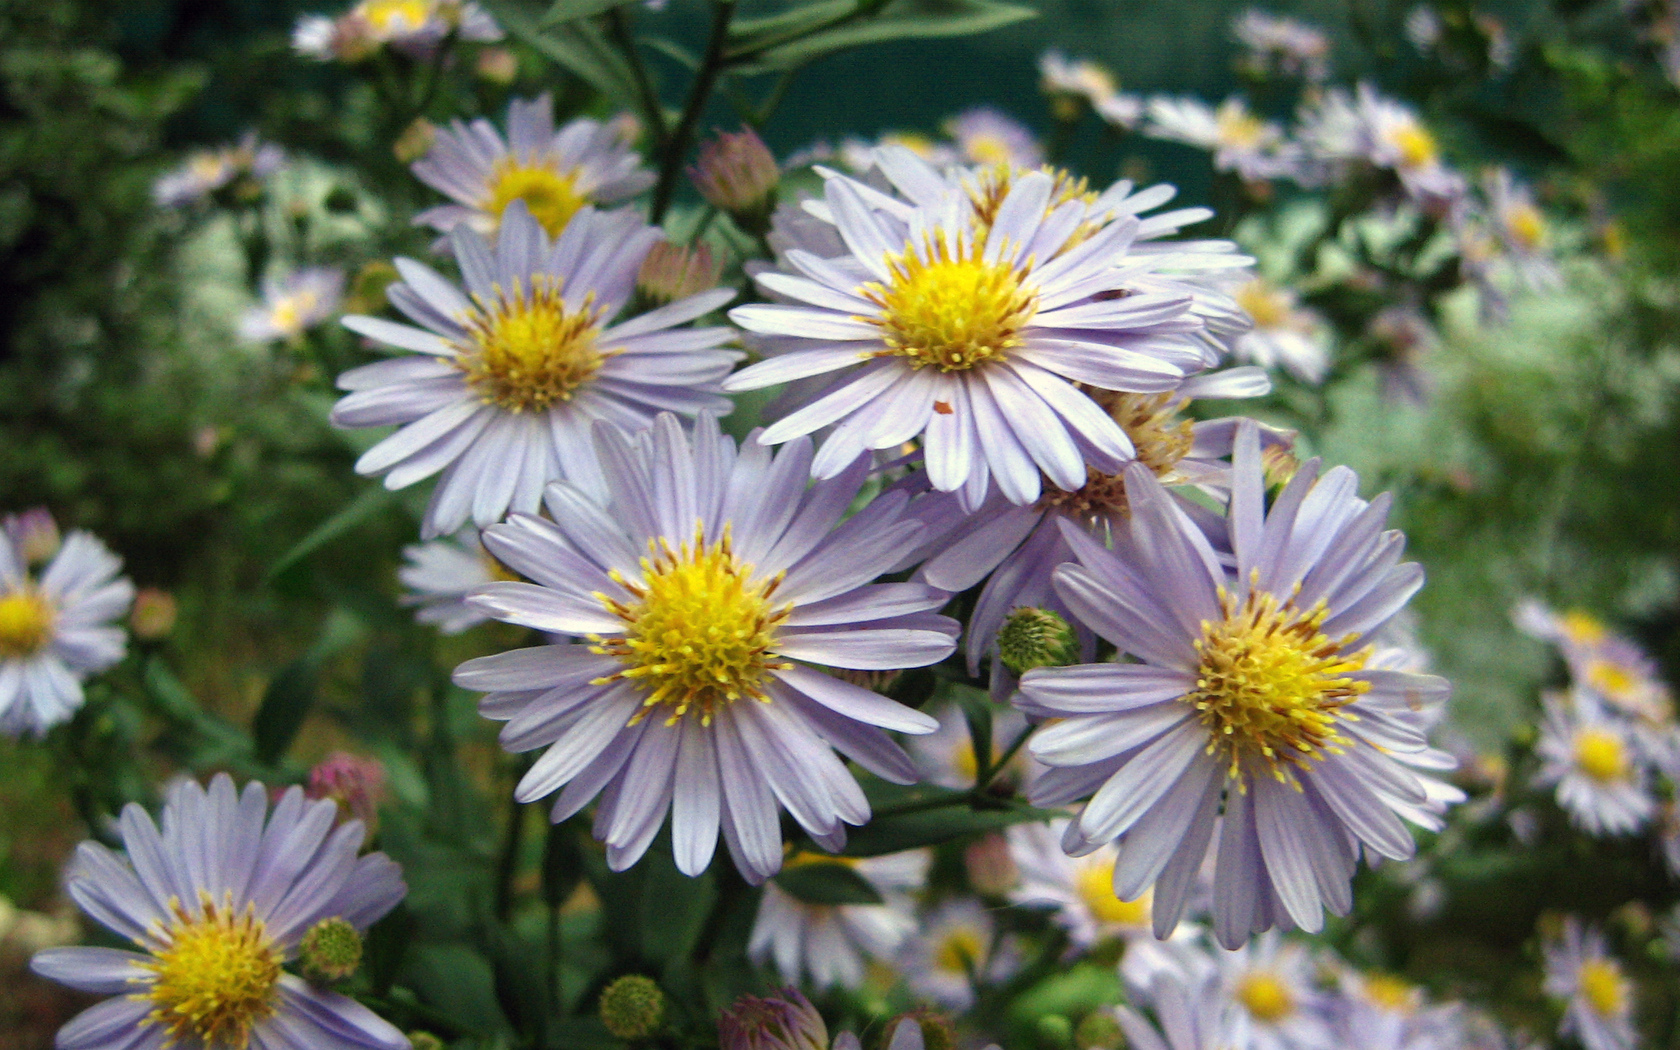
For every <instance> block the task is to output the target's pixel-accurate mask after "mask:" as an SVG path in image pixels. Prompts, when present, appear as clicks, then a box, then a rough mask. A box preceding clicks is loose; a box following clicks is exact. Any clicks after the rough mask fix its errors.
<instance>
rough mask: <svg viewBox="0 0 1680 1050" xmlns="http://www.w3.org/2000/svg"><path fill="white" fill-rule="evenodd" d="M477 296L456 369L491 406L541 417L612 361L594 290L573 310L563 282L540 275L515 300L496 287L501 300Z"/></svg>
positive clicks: (518, 289)
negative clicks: (601, 340) (601, 346)
mask: <svg viewBox="0 0 1680 1050" xmlns="http://www.w3.org/2000/svg"><path fill="white" fill-rule="evenodd" d="M474 298H475V301H476V303H477V309H475V310H474V311H473V313H472V315H471V316H470V317H467V318H465V319H463V322H462V323H463V324H464V325H465V326H466V329H467V333H468V337H469V339H470V342H469V343H468V344H467V345H465V346H462V347H460V350H461V354H460V355H459V356H458V357H457V358H456V359H455V366H456V367H457V368H459V369H461V370H462V371H463V372H465V373H466V374H467V384H468V385H469V386H471V387H472V388H473V389H474V390H475V391H476V392H477V393H478V395H479V397H480V398H481V399H483V401H484V402H485V403H486V404H494V405H499V406H500V407H502V408H505V409H507V410H508V411H509V412H541V411H543V410H544V409H546V408H548V407H549V406H550V405H552V404H554V402H556V401H570V400H571V398H572V395H573V394H574V393H575V392H576V391H577V389H578V387H580V386H582V385H583V384H584V383H586V382H588V381H589V380H590V379H591V378H593V377H594V375H595V373H596V372H597V371H598V370H599V369H600V367H601V362H602V361H603V360H605V355H603V354H602V353H601V352H600V350H598V349H597V348H596V346H595V338H596V336H598V335H599V334H600V329H599V326H598V322H599V321H600V318H601V312H600V310H598V309H596V308H595V305H594V296H593V293H591V295H590V296H589V297H587V298H585V299H584V301H583V306H582V308H581V309H578V310H575V311H568V310H567V309H566V304H565V301H564V299H563V298H562V295H561V286H560V282H558V281H553V280H549V279H547V278H546V277H544V276H542V275H538V276H535V277H533V278H531V286H530V287H529V288H526V287H524V286H522V285H521V286H517V287H515V288H514V289H513V292H512V294H511V295H510V294H509V293H508V292H506V291H504V290H502V289H501V288H497V289H496V298H495V299H494V300H486V299H481V298H478V297H476V296H475V297H474Z"/></svg>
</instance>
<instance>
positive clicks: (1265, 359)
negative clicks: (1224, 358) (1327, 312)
mask: <svg viewBox="0 0 1680 1050" xmlns="http://www.w3.org/2000/svg"><path fill="white" fill-rule="evenodd" d="M1234 298H1235V299H1236V300H1237V305H1239V306H1241V307H1242V308H1243V309H1244V310H1246V311H1247V312H1248V315H1249V317H1251V318H1253V320H1254V327H1253V328H1250V329H1249V330H1248V331H1246V332H1242V333H1240V334H1238V335H1237V337H1236V339H1235V341H1234V342H1233V344H1232V350H1231V352H1232V356H1234V357H1235V358H1236V359H1237V360H1239V361H1247V362H1250V363H1252V364H1256V365H1259V366H1260V367H1262V368H1282V369H1283V370H1284V371H1286V372H1288V373H1289V374H1290V375H1292V376H1294V377H1295V378H1296V379H1298V380H1300V381H1301V382H1303V383H1311V384H1314V385H1316V384H1318V383H1322V382H1324V376H1325V374H1326V373H1327V372H1329V370H1330V344H1331V335H1330V328H1329V326H1328V325H1327V324H1325V322H1324V318H1323V317H1321V316H1320V315H1319V313H1318V311H1316V310H1313V309H1310V308H1308V307H1304V306H1302V305H1300V296H1298V295H1297V294H1296V293H1295V290H1294V289H1293V288H1289V287H1286V286H1284V285H1280V284H1274V283H1273V282H1271V281H1268V280H1266V279H1265V278H1263V277H1255V278H1253V279H1251V280H1249V281H1246V282H1244V283H1243V284H1242V285H1240V286H1238V287H1237V289H1236V291H1235V293H1234Z"/></svg>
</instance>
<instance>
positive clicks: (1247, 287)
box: [1236, 278, 1295, 328]
mask: <svg viewBox="0 0 1680 1050" xmlns="http://www.w3.org/2000/svg"><path fill="white" fill-rule="evenodd" d="M1236 300H1237V305H1238V306H1240V307H1242V308H1243V309H1244V310H1246V311H1247V312H1248V316H1250V317H1252V318H1254V327H1256V328H1282V327H1284V326H1286V325H1288V324H1289V322H1290V321H1291V320H1292V319H1293V318H1294V315H1295V311H1294V309H1293V308H1292V307H1291V305H1290V302H1289V293H1288V292H1286V291H1284V290H1283V289H1282V288H1278V287H1276V286H1275V285H1273V284H1272V283H1271V282H1270V281H1267V280H1263V279H1260V278H1256V279H1255V280H1252V281H1249V282H1248V283H1246V284H1244V285H1243V286H1242V287H1241V288H1238V289H1237V293H1236Z"/></svg>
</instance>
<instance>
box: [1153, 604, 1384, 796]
mask: <svg viewBox="0 0 1680 1050" xmlns="http://www.w3.org/2000/svg"><path fill="white" fill-rule="evenodd" d="M1219 600H1220V604H1221V606H1222V607H1223V611H1224V617H1223V618H1222V619H1220V620H1219V621H1217V622H1212V623H1209V622H1204V623H1203V624H1202V636H1201V638H1199V639H1197V640H1196V642H1195V643H1194V644H1195V647H1196V652H1197V653H1198V654H1199V655H1200V657H1201V659H1200V662H1199V665H1198V666H1197V669H1196V689H1195V691H1194V692H1191V693H1188V694H1186V696H1185V697H1184V699H1185V701H1186V702H1188V703H1190V704H1193V705H1194V706H1195V708H1196V710H1197V711H1199V712H1201V721H1202V724H1203V725H1204V726H1206V727H1207V729H1208V732H1209V734H1210V736H1211V739H1210V740H1209V741H1208V753H1209V754H1212V753H1214V752H1215V751H1219V750H1223V751H1224V752H1225V755H1226V757H1227V759H1228V762H1229V768H1230V775H1231V776H1232V777H1237V776H1238V775H1239V773H1240V771H1241V768H1242V767H1243V766H1244V765H1245V764H1246V763H1247V762H1259V763H1264V764H1265V765H1266V766H1267V767H1268V768H1269V769H1270V770H1271V773H1272V775H1273V776H1274V777H1276V778H1277V779H1278V780H1281V781H1286V782H1289V781H1291V780H1292V774H1291V773H1290V772H1289V771H1288V770H1286V768H1285V767H1286V766H1294V767H1296V768H1305V767H1306V764H1307V763H1308V762H1309V761H1310V760H1312V759H1315V758H1322V757H1323V753H1324V752H1326V751H1331V752H1334V751H1337V750H1339V745H1341V744H1343V743H1345V742H1346V739H1345V738H1344V737H1342V736H1341V735H1340V734H1339V733H1338V732H1337V728H1336V723H1337V721H1338V720H1339V719H1343V718H1352V717H1353V716H1351V715H1349V714H1347V713H1345V712H1344V711H1343V710H1342V708H1344V707H1346V706H1347V705H1348V704H1350V703H1352V702H1353V701H1354V700H1356V699H1358V697H1359V696H1360V694H1362V693H1365V692H1367V691H1368V690H1369V689H1370V688H1371V687H1370V683H1368V682H1363V681H1359V680H1357V679H1354V678H1351V677H1349V676H1350V675H1352V674H1353V673H1355V672H1357V671H1359V670H1360V669H1361V668H1363V667H1364V666H1365V661H1366V659H1367V658H1368V657H1369V656H1370V649H1369V648H1366V649H1362V650H1357V651H1349V648H1350V646H1351V645H1352V644H1353V643H1354V642H1355V641H1356V640H1357V637H1358V636H1357V635H1349V636H1347V637H1345V638H1342V639H1332V638H1328V637H1326V636H1325V635H1324V633H1323V632H1322V631H1321V630H1320V628H1321V627H1322V625H1323V623H1324V621H1325V619H1326V618H1327V616H1328V610H1327V609H1326V608H1325V605H1324V603H1323V602H1320V603H1319V604H1318V605H1316V606H1314V607H1313V608H1312V609H1310V610H1306V611H1304V612H1303V611H1302V610H1300V609H1297V608H1296V607H1295V602H1294V599H1293V598H1291V599H1290V600H1289V601H1286V602H1282V603H1280V602H1279V601H1278V600H1277V599H1276V598H1275V597H1274V596H1272V595H1270V594H1267V593H1264V592H1262V591H1258V590H1254V591H1250V592H1249V594H1248V597H1246V598H1244V599H1243V600H1242V601H1240V602H1239V601H1237V600H1236V599H1235V598H1233V597H1232V596H1231V594H1230V593H1229V592H1227V591H1226V590H1225V589H1224V588H1220V593H1219Z"/></svg>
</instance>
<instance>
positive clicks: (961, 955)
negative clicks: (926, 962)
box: [933, 926, 986, 974]
mask: <svg viewBox="0 0 1680 1050" xmlns="http://www.w3.org/2000/svg"><path fill="white" fill-rule="evenodd" d="M985 950H986V946H985V943H984V941H983V939H982V938H981V936H980V931H979V930H976V929H974V928H973V927H971V926H959V927H957V928H956V929H953V930H948V931H946V933H945V936H943V937H941V938H940V940H939V949H938V950H937V951H935V952H934V953H933V965H934V968H935V969H937V970H942V971H944V972H946V973H960V974H966V973H968V971H969V970H970V968H972V967H974V966H977V965H979V963H980V953H981V952H983V951H985Z"/></svg>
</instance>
